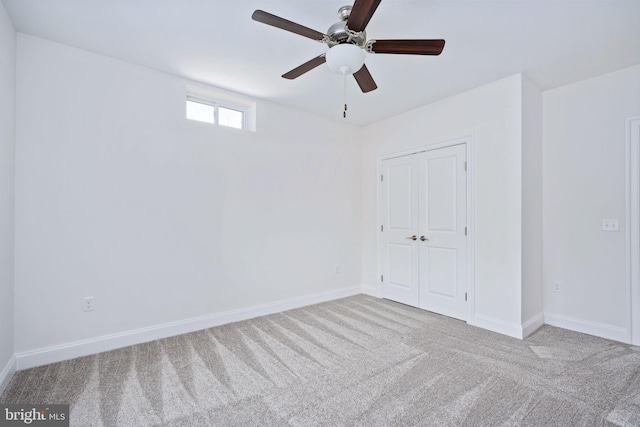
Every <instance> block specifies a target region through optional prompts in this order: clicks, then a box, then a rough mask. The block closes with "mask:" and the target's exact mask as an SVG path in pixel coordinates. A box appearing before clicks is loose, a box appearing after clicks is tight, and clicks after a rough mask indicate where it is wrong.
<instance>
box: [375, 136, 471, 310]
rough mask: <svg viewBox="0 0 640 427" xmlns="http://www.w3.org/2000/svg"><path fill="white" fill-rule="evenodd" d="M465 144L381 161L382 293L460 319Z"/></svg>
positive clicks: (463, 276) (463, 297)
mask: <svg viewBox="0 0 640 427" xmlns="http://www.w3.org/2000/svg"><path fill="white" fill-rule="evenodd" d="M465 150H466V146H465V145H464V144H462V145H455V146H452V147H446V148H440V149H436V150H430V151H425V152H422V153H418V154H413V155H409V156H404V157H398V158H395V159H389V160H384V161H383V162H382V173H383V181H382V194H381V200H382V212H381V227H382V229H381V230H380V231H381V240H380V241H381V260H382V296H383V297H384V298H388V299H390V300H393V301H398V302H401V303H404V304H408V305H412V306H415V307H420V308H423V309H425V310H429V311H433V312H436V313H440V314H444V315H447V316H451V317H455V318H458V319H462V320H466V291H467V289H466V283H467V280H466V268H467V260H466V249H467V248H466V244H467V242H466V212H467V208H466V201H467V196H466V172H465V160H466V151H465Z"/></svg>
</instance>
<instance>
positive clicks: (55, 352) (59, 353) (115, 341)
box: [14, 286, 362, 371]
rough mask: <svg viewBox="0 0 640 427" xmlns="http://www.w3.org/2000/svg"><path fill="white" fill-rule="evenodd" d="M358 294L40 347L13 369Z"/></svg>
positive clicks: (352, 290)
mask: <svg viewBox="0 0 640 427" xmlns="http://www.w3.org/2000/svg"><path fill="white" fill-rule="evenodd" d="M360 293H362V286H352V287H348V288H341V289H335V290H331V291H326V292H320V293H316V294H312V295H306V296H303V297H297V298H289V299H285V300H280V301H274V302H270V303H266V304H259V305H255V306H252V307H246V308H240V309H236V310H229V311H225V312H222V313H215V314H208V315H204V316H199V317H193V318H190V319H184V320H178V321H176V322H169V323H163V324H160V325H154V326H149V327H146V328H140V329H134V330H129V331H124V332H119V333H115V334H109V335H103V336H100V337H96V338H90V339H86V340H80V341H74V342H70V343H65V344H60V345H55V346H51V347H43V348H38V349H35V350H30V351H25V352H21V353H16V355H15V368H14V371H15V369H18V370H22V369H28V368H33V367H35V366H41V365H46V364H49V363H55V362H61V361H63V360H69V359H74V358H76V357H82V356H88V355H91V354H96V353H101V352H103V351H109V350H114V349H117V348H121V347H126V346H129V345H135V344H141V343H144V342H149V341H153V340H157V339H162V338H167V337H171V336H175V335H180V334H185V333H189V332H194V331H198V330H201V329H207V328H211V327H214V326H220V325H224V324H226V323H231V322H238V321H241V320H247V319H251V318H254V317H258V316H264V315H267V314H273V313H279V312H281V311H286V310H291V309H294V308H300V307H304V306H307V305H311V304H318V303H321V302H325V301H331V300H334V299H339V298H344V297H348V296H352V295H358V294H360Z"/></svg>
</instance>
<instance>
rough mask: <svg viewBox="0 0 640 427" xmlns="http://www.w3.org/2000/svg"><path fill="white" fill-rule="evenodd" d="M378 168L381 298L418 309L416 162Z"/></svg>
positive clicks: (392, 161)
mask: <svg viewBox="0 0 640 427" xmlns="http://www.w3.org/2000/svg"><path fill="white" fill-rule="evenodd" d="M382 168H383V175H382V176H383V178H382V179H383V180H382V203H381V205H382V206H381V208H382V212H381V213H380V214H381V219H382V228H383V229H382V230H381V232H382V239H381V252H382V253H381V255H382V256H381V260H382V278H381V279H382V297H383V298H388V299H390V300H393V301H398V302H401V303H403V304H408V305H412V306H414V307H418V305H419V293H418V292H419V291H418V287H419V280H420V279H419V260H420V257H419V253H418V251H419V250H420V246H419V245H418V243H419V241H418V236H417V235H418V225H419V213H418V198H417V197H416V195H417V194H418V184H419V183H418V176H419V175H418V158H417V157H416V156H405V157H398V158H395V159H390V160H385V161H383V162H382Z"/></svg>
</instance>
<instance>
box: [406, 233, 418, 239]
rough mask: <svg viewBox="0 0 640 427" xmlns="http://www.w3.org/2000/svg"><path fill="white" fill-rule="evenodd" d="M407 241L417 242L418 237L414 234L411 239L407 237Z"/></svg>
mask: <svg viewBox="0 0 640 427" xmlns="http://www.w3.org/2000/svg"><path fill="white" fill-rule="evenodd" d="M407 239H411V240H418V236H416V235H415V234H414V235H413V236H411V237H407Z"/></svg>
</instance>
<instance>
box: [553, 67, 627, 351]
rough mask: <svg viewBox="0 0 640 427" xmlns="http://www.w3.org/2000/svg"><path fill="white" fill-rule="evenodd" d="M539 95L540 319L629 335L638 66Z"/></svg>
mask: <svg viewBox="0 0 640 427" xmlns="http://www.w3.org/2000/svg"><path fill="white" fill-rule="evenodd" d="M543 100H544V101H543V102H544V149H543V151H544V156H543V159H544V160H543V162H544V273H543V278H544V305H545V319H546V321H547V322H548V323H551V324H555V325H558V326H563V327H566V328H570V329H575V330H579V331H583V332H587V333H591V334H594V335H600V336H606V337H609V338H613V339H617V340H620V341H628V339H629V332H630V331H629V318H628V313H629V310H628V307H629V305H628V303H629V302H628V298H627V292H628V289H627V284H626V271H625V268H626V267H625V256H626V253H625V233H626V230H627V224H625V223H624V215H625V131H626V129H625V119H627V118H628V117H631V116H638V115H640V66H635V67H631V68H627V69H624V70H620V71H617V72H614V73H610V74H605V75H603V76H600V77H596V78H593V79H589V80H585V81H582V82H579V83H575V84H571V85H568V86H563V87H561V88H558V89H554V90H550V91H547V92H545V93H544V96H543ZM604 218H618V219H619V220H620V231H619V232H604V231H602V230H601V226H602V219H604ZM553 281H560V282H561V284H562V287H561V292H560V293H556V292H553V291H552V289H551V284H552V282H553Z"/></svg>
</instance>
